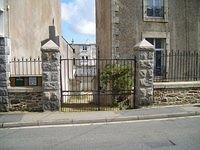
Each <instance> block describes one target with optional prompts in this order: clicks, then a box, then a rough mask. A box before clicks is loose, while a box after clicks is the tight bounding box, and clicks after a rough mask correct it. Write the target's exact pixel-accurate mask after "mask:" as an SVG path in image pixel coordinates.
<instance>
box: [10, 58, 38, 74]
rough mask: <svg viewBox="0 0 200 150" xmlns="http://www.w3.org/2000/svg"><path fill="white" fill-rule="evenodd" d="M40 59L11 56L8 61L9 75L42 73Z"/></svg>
mask: <svg viewBox="0 0 200 150" xmlns="http://www.w3.org/2000/svg"><path fill="white" fill-rule="evenodd" d="M41 65H42V60H41V58H40V57H38V58H31V57H30V58H21V59H17V58H13V59H12V60H11V61H10V68H11V70H10V72H11V74H10V75H11V77H15V76H38V75H41V74H42V68H41Z"/></svg>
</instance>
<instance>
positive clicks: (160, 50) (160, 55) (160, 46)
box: [146, 38, 166, 76]
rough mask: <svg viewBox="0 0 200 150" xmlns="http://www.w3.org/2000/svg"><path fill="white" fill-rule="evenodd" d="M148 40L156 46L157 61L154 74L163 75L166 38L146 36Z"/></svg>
mask: <svg viewBox="0 0 200 150" xmlns="http://www.w3.org/2000/svg"><path fill="white" fill-rule="evenodd" d="M146 40H147V41H148V42H150V43H151V44H152V45H154V48H155V63H154V74H155V76H163V75H164V73H165V67H166V66H165V59H164V58H165V57H164V54H165V41H166V39H164V38H146Z"/></svg>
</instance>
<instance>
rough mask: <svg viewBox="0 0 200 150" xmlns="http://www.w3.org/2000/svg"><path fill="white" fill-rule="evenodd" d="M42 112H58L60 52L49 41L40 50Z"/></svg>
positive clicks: (55, 45)
mask: <svg viewBox="0 0 200 150" xmlns="http://www.w3.org/2000/svg"><path fill="white" fill-rule="evenodd" d="M41 52H42V80H43V81H42V86H43V101H42V102H43V110H44V111H45V110H50V111H58V110H59V108H60V97H61V96H60V95H61V94H60V50H59V46H58V45H57V44H55V43H54V42H53V41H52V40H49V41H48V42H47V43H46V44H44V45H43V46H42V48H41Z"/></svg>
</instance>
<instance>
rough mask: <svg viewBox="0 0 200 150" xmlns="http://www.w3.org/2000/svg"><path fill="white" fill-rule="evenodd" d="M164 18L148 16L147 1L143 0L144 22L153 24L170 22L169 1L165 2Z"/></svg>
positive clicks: (165, 0)
mask: <svg viewBox="0 0 200 150" xmlns="http://www.w3.org/2000/svg"><path fill="white" fill-rule="evenodd" d="M163 5H164V12H163V17H157V16H147V0H143V20H144V21H151V22H168V0H163Z"/></svg>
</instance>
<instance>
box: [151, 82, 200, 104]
mask: <svg viewBox="0 0 200 150" xmlns="http://www.w3.org/2000/svg"><path fill="white" fill-rule="evenodd" d="M194 103H200V82H173V83H172V82H171V83H154V103H153V104H154V105H180V104H194Z"/></svg>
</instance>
